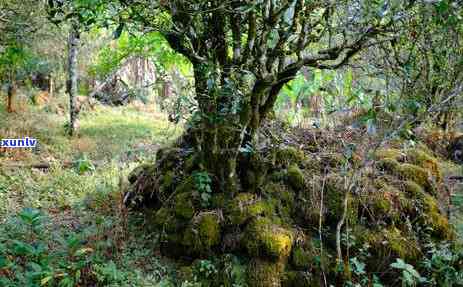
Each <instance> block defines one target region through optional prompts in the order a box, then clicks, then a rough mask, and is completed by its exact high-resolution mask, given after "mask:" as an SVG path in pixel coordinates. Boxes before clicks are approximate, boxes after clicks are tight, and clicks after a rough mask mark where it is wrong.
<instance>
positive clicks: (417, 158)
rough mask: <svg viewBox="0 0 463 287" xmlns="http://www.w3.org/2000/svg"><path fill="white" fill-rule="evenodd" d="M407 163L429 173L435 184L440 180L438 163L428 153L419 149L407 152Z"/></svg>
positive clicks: (440, 173) (440, 174)
mask: <svg viewBox="0 0 463 287" xmlns="http://www.w3.org/2000/svg"><path fill="white" fill-rule="evenodd" d="M407 162H409V163H412V164H414V165H417V166H419V167H422V168H424V169H425V170H427V171H429V172H430V173H431V175H432V176H433V177H434V178H435V180H436V181H437V182H440V181H441V180H442V171H441V167H440V165H439V161H438V160H437V159H436V158H435V157H434V156H433V155H432V154H431V152H430V151H427V150H425V149H420V148H413V149H410V150H408V151H407Z"/></svg>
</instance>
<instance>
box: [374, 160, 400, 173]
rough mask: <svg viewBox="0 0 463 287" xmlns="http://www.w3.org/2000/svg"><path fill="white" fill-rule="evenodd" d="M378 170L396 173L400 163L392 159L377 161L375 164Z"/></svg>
mask: <svg viewBox="0 0 463 287" xmlns="http://www.w3.org/2000/svg"><path fill="white" fill-rule="evenodd" d="M376 164H377V166H378V168H379V169H382V170H385V171H389V172H392V173H396V172H397V170H399V168H400V163H399V162H398V161H397V160H395V159H392V158H384V159H381V160H379V161H378V162H377V163H376Z"/></svg>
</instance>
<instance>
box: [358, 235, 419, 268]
mask: <svg viewBox="0 0 463 287" xmlns="http://www.w3.org/2000/svg"><path fill="white" fill-rule="evenodd" d="M362 236H363V237H364V240H365V241H366V242H367V243H368V244H370V246H371V251H372V252H373V253H374V255H373V257H374V258H375V260H381V261H383V262H388V261H392V259H393V258H397V257H399V258H402V259H404V260H405V261H407V262H416V261H417V259H419V258H420V256H422V253H421V250H420V247H419V244H418V242H416V241H415V240H414V239H413V238H410V237H405V236H403V235H402V232H401V231H400V230H399V229H397V228H395V227H389V228H386V229H382V230H379V231H372V230H370V231H367V232H366V233H365V234H363V235H362Z"/></svg>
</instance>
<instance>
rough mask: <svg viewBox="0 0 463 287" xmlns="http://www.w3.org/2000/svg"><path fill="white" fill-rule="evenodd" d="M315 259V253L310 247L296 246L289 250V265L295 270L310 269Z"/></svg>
mask: <svg viewBox="0 0 463 287" xmlns="http://www.w3.org/2000/svg"><path fill="white" fill-rule="evenodd" d="M315 260H316V254H315V253H314V250H313V249H312V248H303V247H302V246H297V247H295V248H293V250H292V251H291V265H292V266H293V267H294V268H295V269H296V270H310V269H311V268H312V265H313V264H314V263H315Z"/></svg>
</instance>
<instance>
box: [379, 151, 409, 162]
mask: <svg viewBox="0 0 463 287" xmlns="http://www.w3.org/2000/svg"><path fill="white" fill-rule="evenodd" d="M404 156H405V154H404V153H402V152H401V151H400V150H398V149H394V148H381V149H377V150H376V152H375V158H376V159H377V160H382V159H393V160H396V161H397V160H401V159H403V158H404Z"/></svg>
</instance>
